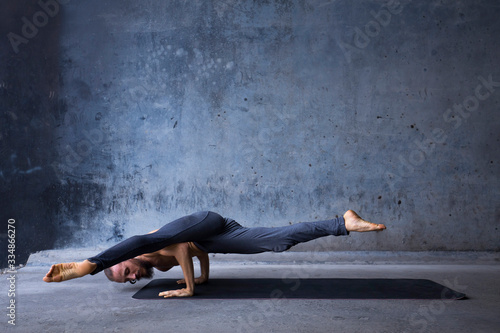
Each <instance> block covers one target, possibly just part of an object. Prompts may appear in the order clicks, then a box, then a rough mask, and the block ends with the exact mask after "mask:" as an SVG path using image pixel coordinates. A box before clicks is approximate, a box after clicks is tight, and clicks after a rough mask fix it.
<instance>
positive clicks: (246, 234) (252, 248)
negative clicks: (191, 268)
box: [88, 212, 349, 274]
mask: <svg viewBox="0 0 500 333" xmlns="http://www.w3.org/2000/svg"><path fill="white" fill-rule="evenodd" d="M348 234H349V232H348V231H347V230H346V228H345V221H344V218H343V217H338V218H336V219H333V220H326V221H317V222H304V223H297V224H293V225H289V226H284V227H275V228H266V227H257V228H245V227H242V226H241V225H240V224H238V223H237V222H236V221H234V220H232V219H229V218H224V217H222V216H220V215H219V214H217V213H214V212H198V213H195V214H192V215H188V216H184V217H182V218H180V219H177V220H175V221H172V222H170V223H168V224H166V225H164V226H163V227H161V228H160V229H158V230H157V231H156V232H154V233H151V234H145V235H138V236H132V237H130V238H128V239H126V240H124V241H122V242H120V243H118V244H116V245H115V246H113V247H111V248H109V249H107V250H105V251H103V252H101V253H99V254H98V255H97V256H95V257H92V258H89V259H88V260H89V261H91V262H93V263H96V264H97V268H96V269H95V270H94V272H92V274H96V273H98V272H100V271H101V270H103V269H105V268H107V267H111V266H113V265H116V264H118V263H120V262H122V261H124V260H127V259H130V258H133V257H135V256H138V255H141V254H144V253H151V252H155V251H158V250H160V249H162V248H164V247H166V246H169V245H172V244H176V243H184V242H193V243H194V244H195V245H196V246H197V247H198V248H200V250H202V251H204V252H207V253H241V254H251V253H261V252H268V251H274V252H282V251H286V250H288V249H289V248H291V247H292V246H294V245H297V244H298V243H303V242H307V241H310V240H313V239H316V238H319V237H324V236H329V235H334V236H340V235H348Z"/></svg>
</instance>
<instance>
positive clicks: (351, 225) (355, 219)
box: [344, 210, 385, 232]
mask: <svg viewBox="0 0 500 333" xmlns="http://www.w3.org/2000/svg"><path fill="white" fill-rule="evenodd" d="M344 220H345V228H346V229H347V231H359V232H365V231H380V230H384V229H385V225H383V224H375V223H371V222H368V221H365V220H363V219H362V218H361V217H360V216H359V215H358V214H356V212H354V211H352V210H348V211H347V212H345V214H344Z"/></svg>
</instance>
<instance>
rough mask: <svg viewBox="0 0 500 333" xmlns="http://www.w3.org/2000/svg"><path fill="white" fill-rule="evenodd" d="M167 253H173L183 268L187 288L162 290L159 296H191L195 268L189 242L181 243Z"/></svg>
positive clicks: (166, 251)
mask: <svg viewBox="0 0 500 333" xmlns="http://www.w3.org/2000/svg"><path fill="white" fill-rule="evenodd" d="M165 255H173V256H174V257H175V259H176V260H177V262H178V263H179V265H180V266H181V268H182V273H183V274H184V281H185V282H186V288H182V289H177V290H167V291H162V292H161V293H159V294H158V296H163V297H165V298H167V297H175V296H177V297H189V296H193V294H194V268H193V259H192V257H191V250H190V249H189V246H188V244H187V243H180V244H175V245H174V246H171V247H170V248H169V249H168V250H165Z"/></svg>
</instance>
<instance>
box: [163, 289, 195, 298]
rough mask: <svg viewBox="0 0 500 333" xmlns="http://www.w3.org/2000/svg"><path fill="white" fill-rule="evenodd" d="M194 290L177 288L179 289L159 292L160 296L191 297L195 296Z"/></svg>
mask: <svg viewBox="0 0 500 333" xmlns="http://www.w3.org/2000/svg"><path fill="white" fill-rule="evenodd" d="M193 294H194V292H193V291H192V290H188V289H187V288H182V289H177V290H167V291H162V292H161V293H159V294H158V296H163V297H164V298H167V297H190V296H193Z"/></svg>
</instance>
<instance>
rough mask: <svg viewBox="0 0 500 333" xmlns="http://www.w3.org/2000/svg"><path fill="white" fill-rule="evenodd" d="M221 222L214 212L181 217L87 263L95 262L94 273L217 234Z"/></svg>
mask: <svg viewBox="0 0 500 333" xmlns="http://www.w3.org/2000/svg"><path fill="white" fill-rule="evenodd" d="M224 223H225V221H224V218H222V216H220V215H219V214H216V213H213V212H199V213H195V214H192V215H188V216H184V217H182V218H180V219H177V220H175V221H172V222H170V223H168V224H166V225H164V226H163V227H161V228H160V229H158V230H157V231H155V232H153V233H150V234H145V235H138V236H132V237H130V238H128V239H126V240H124V241H122V242H120V243H118V244H116V245H115V246H113V247H111V248H109V249H107V250H105V251H103V252H101V253H99V254H98V255H96V256H94V257H92V258H89V259H88V260H89V261H90V262H93V263H95V264H97V268H96V269H95V270H94V271H93V272H92V273H91V274H92V275H94V274H96V273H98V272H100V271H101V270H103V269H105V268H107V267H111V266H113V265H116V264H118V263H120V262H122V261H125V260H127V259H130V258H134V257H136V256H138V255H141V254H144V253H152V252H155V251H158V250H161V249H163V248H164V247H166V246H169V245H172V244H177V243H184V242H189V241H196V240H199V239H203V238H205V237H210V236H213V235H217V234H219V233H220V231H221V230H222V228H223V227H224Z"/></svg>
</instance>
